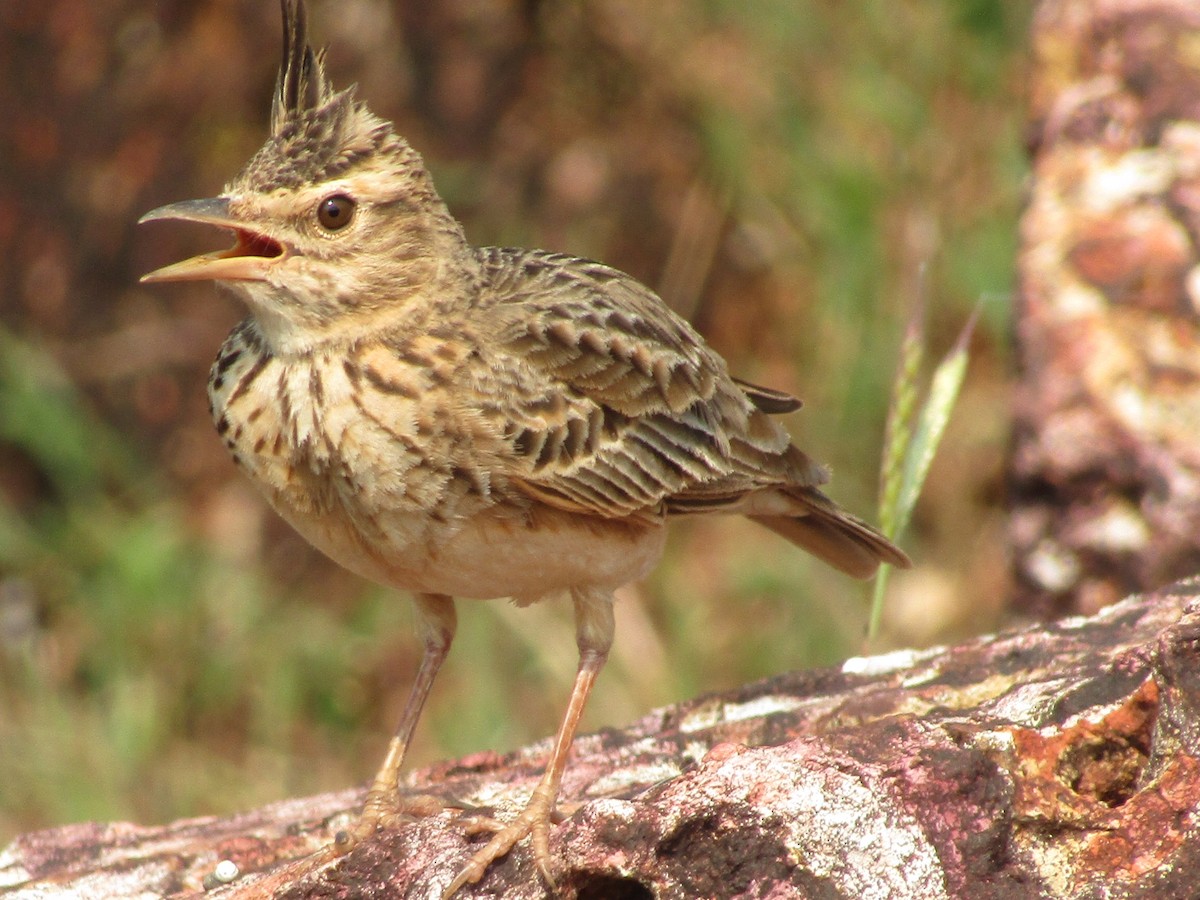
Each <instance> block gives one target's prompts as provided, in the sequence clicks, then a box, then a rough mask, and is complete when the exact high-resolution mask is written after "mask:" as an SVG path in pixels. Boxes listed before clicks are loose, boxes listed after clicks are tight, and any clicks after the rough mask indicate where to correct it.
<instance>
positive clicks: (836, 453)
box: [0, 0, 1031, 843]
mask: <svg viewBox="0 0 1200 900" xmlns="http://www.w3.org/2000/svg"><path fill="white" fill-rule="evenodd" d="M312 6H313V8H312V16H311V18H312V23H313V29H314V36H315V39H316V41H317V42H318V43H327V44H328V45H329V46H330V69H331V73H332V76H333V79H334V81H335V83H336V84H338V85H345V84H348V83H350V82H358V83H359V85H360V91H361V94H362V96H364V97H365V98H366V99H367V100H368V101H369V103H370V105H371V107H372V108H373V109H374V110H375V111H376V112H377V113H379V114H381V115H383V116H385V117H388V118H391V119H394V120H395V121H396V122H397V125H398V128H399V129H400V130H401V132H402V133H404V134H405V135H407V136H408V137H409V138H410V140H411V141H412V143H413V144H414V145H415V146H416V147H417V148H418V149H420V150H421V151H422V152H423V153H424V154H425V156H426V159H427V161H428V163H429V165H430V167H431V168H432V170H433V172H434V175H435V178H436V179H437V182H438V184H439V186H440V188H441V190H442V192H443V194H444V196H445V197H446V199H447V201H448V202H449V204H450V206H451V208H452V209H453V210H454V211H455V212H456V214H458V215H459V216H460V217H461V218H462V219H463V221H464V223H465V226H466V229H467V233H468V235H469V236H470V237H471V239H472V240H473V241H474V242H476V243H478V244H503V245H519V246H537V247H544V248H548V249H553V250H561V251H568V252H572V253H576V254H579V255H585V256H591V257H595V258H599V259H602V260H605V261H606V262H609V263H611V264H613V265H616V266H618V267H620V268H623V269H625V270H626V271H629V272H631V273H632V274H634V275H635V276H637V277H639V278H641V279H642V280H644V281H646V282H647V283H648V284H650V285H652V286H654V287H655V288H656V289H658V290H659V291H660V293H662V295H663V296H664V298H665V299H667V300H668V301H669V302H670V303H671V304H672V305H673V306H674V307H675V308H676V309H678V310H680V311H681V312H683V313H684V314H685V315H687V316H688V317H690V318H691V319H692V320H693V321H694V322H695V323H696V324H697V325H698V327H699V328H700V329H701V330H702V331H703V333H704V334H705V335H706V336H707V337H708V339H709V340H710V341H711V343H712V344H713V345H714V346H715V347H716V348H717V349H718V350H719V351H720V352H721V353H722V354H724V355H725V357H726V358H727V359H728V360H729V362H730V365H731V368H732V369H733V370H734V371H735V372H736V373H738V374H740V375H742V376H743V377H746V378H748V379H751V380H754V381H758V382H761V383H765V384H770V385H774V386H776V387H779V388H782V389H785V390H789V391H792V392H794V393H796V394H798V395H799V396H801V397H803V398H804V400H805V403H806V405H805V408H804V409H803V410H802V411H800V412H799V413H797V414H795V415H793V416H792V417H791V418H790V421H789V423H788V424H789V427H791V428H792V430H793V432H794V434H795V436H796V438H797V440H798V442H799V443H801V444H802V445H803V446H804V447H805V448H806V449H807V450H809V451H810V452H811V453H813V455H815V456H816V457H817V458H819V459H822V460H825V461H827V462H829V463H830V464H831V465H832V467H833V470H834V483H833V486H832V490H831V493H832V494H833V495H834V496H835V497H836V498H837V499H839V500H840V501H841V502H843V503H844V504H846V505H847V506H848V507H850V508H851V509H853V510H855V511H857V512H859V513H861V514H864V515H867V516H868V517H874V503H875V496H876V485H877V478H878V475H877V470H878V459H879V451H880V442H881V439H882V432H883V425H884V421H885V418H886V407H887V396H888V389H889V384H890V381H891V378H892V375H893V370H894V367H895V360H896V352H897V349H898V346H899V342H900V335H901V333H902V330H903V326H904V322H905V320H906V318H907V316H908V314H909V311H910V310H911V309H912V307H913V305H914V303H916V302H917V298H918V296H924V297H925V298H926V300H927V302H928V304H929V307H930V318H929V326H930V343H931V348H932V351H933V353H934V354H935V356H936V355H937V354H939V353H941V352H944V351H945V350H946V349H947V348H948V347H949V345H950V344H951V343H952V342H953V339H954V337H955V335H956V334H957V332H958V330H959V329H960V328H961V327H962V324H963V322H964V321H965V319H966V317H967V316H968V315H969V313H970V310H971V308H972V307H973V306H974V305H975V304H976V302H977V301H979V300H980V299H981V298H982V299H983V301H984V307H983V309H984V316H983V323H982V327H981V328H980V329H979V331H978V332H977V333H976V335H975V339H974V340H973V342H972V345H971V354H972V357H971V367H970V370H969V373H968V378H967V384H966V387H965V389H964V394H963V397H962V400H961V401H960V406H959V409H958V410H957V412H956V414H955V417H954V419H953V421H952V423H951V427H950V431H949V434H948V437H947V440H946V444H945V446H944V448H943V451H942V453H941V455H940V457H939V458H938V460H937V461H936V463H935V465H934V470H933V474H932V477H931V481H930V485H929V487H928V489H927V491H926V494H925V496H924V498H923V499H922V502H921V504H920V506H919V507H918V510H917V518H916V521H915V523H914V526H913V528H912V530H911V533H910V535H909V537H908V539H907V540H906V547H907V549H908V550H909V551H910V553H911V554H912V555H913V557H914V558H915V559H916V560H917V568H916V569H915V570H914V571H912V572H909V573H902V574H901V575H900V576H898V577H896V578H894V579H893V581H892V583H891V590H890V594H889V598H888V609H887V613H886V615H885V626H886V628H887V633H886V636H885V638H886V639H885V644H892V645H896V644H929V643H932V642H934V641H937V640H942V639H948V638H951V637H954V636H960V635H963V634H968V633H973V632H978V631H982V630H985V629H989V628H992V627H994V626H995V625H996V624H998V623H999V622H1000V621H1001V619H1002V616H1003V602H1004V594H1005V578H1006V572H1005V565H1006V563H1005V557H1004V551H1003V546H1004V544H1003V520H1002V511H1001V509H1000V504H999V501H1000V498H1001V495H1002V483H1003V473H1002V465H1003V455H1004V449H1005V444H1006V441H1007V415H1008V410H1007V394H1008V385H1007V372H1006V354H1007V346H1006V344H1007V329H1008V325H1007V323H1008V317H1009V309H1010V294H1011V291H1012V290H1013V282H1014V276H1013V271H1014V253H1015V247H1016V235H1017V216H1018V212H1019V202H1020V191H1021V183H1022V179H1023V178H1024V175H1025V160H1024V152H1023V149H1022V146H1021V127H1022V87H1023V72H1024V66H1025V63H1026V55H1025V41H1026V30H1027V24H1028V17H1029V16H1030V15H1031V4H1030V3H1028V2H1023V0H1022V2H1013V0H922V2H916V0H912V2H906V0H901V2H891V0H886V2H885V0H859V2H852V3H844V2H838V0H824V2H821V0H752V2H746V0H661V2H657V3H643V2H634V0H581V2H553V0H520V2H518V0H508V2H505V0H472V2H467V0H444V2H438V3H426V2H424V0H396V2H384V0H347V2H339V3H334V2H332V0H327V2H316V0H314V2H313V3H312ZM279 45H280V33H279V22H278V10H277V7H276V4H275V3H273V2H266V0H221V2H205V3H196V2H192V0H162V2H156V3H154V2H138V0H108V2H105V3H103V4H100V3H91V2H85V0H47V2H45V3H40V4H17V3H8V4H3V5H0V75H2V77H0V115H2V116H3V121H4V122H5V127H4V128H3V129H0V208H2V209H3V210H4V211H5V214H4V215H3V216H0V260H3V262H2V263H0V288H2V290H0V773H2V776H0V843H3V841H4V840H6V839H7V838H9V837H11V836H12V835H13V834H15V833H18V832H20V831H23V830H27V829H31V828H36V827H41V826H47V825H52V824H60V823H65V822H70V821H76V820H81V819H90V818H96V819H112V818H129V819H135V820H138V821H142V822H153V821H162V820H166V819H169V818H171V817H175V816H180V815H192V814H202V813H209V812H222V811H232V810H236V809H243V808H247V807H251V806H253V805H256V804H260V803H263V802H267V801H270V800H273V799H279V798H282V797H285V796H289V795H295V794H301V793H305V792H315V791H319V790H324V789H331V788H337V787H344V786H346V785H348V784H351V783H354V782H359V781H362V780H364V779H366V778H367V777H368V776H369V775H370V774H371V773H372V772H373V771H374V768H375V766H376V765H377V764H378V762H379V761H380V759H381V755H382V752H383V746H384V743H385V740H386V735H387V734H388V733H389V732H390V730H391V727H392V725H393V723H394V720H395V718H396V717H397V715H398V713H399V709H400V705H401V703H402V701H403V698H404V696H405V694H406V692H407V690H408V686H409V682H410V679H411V677H412V674H413V672H414V670H415V666H416V661H417V656H418V653H419V648H418V647H417V644H416V642H415V640H414V639H413V636H412V633H411V617H410V612H409V609H408V604H407V603H406V601H405V600H404V598H403V597H401V596H398V595H395V594H393V593H390V592H387V591H384V590H382V589H379V588H376V587H373V586H370V585H365V584H364V583H362V582H361V581H359V580H357V579H355V578H353V577H352V576H349V575H347V574H345V573H343V572H341V571H339V570H338V569H336V567H334V566H333V565H332V564H330V563H328V562H326V561H325V560H324V559H322V558H321V557H319V556H318V555H317V554H316V553H315V552H313V551H311V550H309V549H308V548H307V547H306V546H305V545H304V543H303V542H302V541H301V540H300V539H299V538H298V537H296V536H295V535H293V534H292V533H290V532H289V530H288V529H287V527H286V526H284V525H283V524H282V523H281V522H279V521H278V520H277V519H276V518H275V517H274V515H273V514H272V513H270V511H269V510H268V509H267V508H266V507H265V504H264V503H263V502H261V501H260V500H259V498H258V496H257V494H256V493H255V492H254V490H253V488H251V487H250V486H249V485H248V484H247V483H246V482H245V481H244V480H243V479H242V478H241V477H240V475H239V474H238V473H237V472H236V471H235V470H234V467H233V465H232V464H231V463H230V462H229V461H228V459H227V458H226V455H225V452H224V449H223V447H222V446H221V444H220V442H219V441H218V439H217V437H216V436H215V434H214V433H212V430H211V425H210V422H209V419H208V416H207V413H206V410H205V398H204V390H203V385H204V380H205V377H206V374H207V369H208V365H209V363H210V361H211V359H212V357H213V355H214V354H215V352H216V349H217V347H218V345H219V343H220V341H221V340H222V338H223V337H224V335H225V334H226V333H227V331H228V330H229V329H230V328H231V327H232V326H233V325H234V324H235V323H236V322H237V321H238V319H239V318H241V316H242V315H243V313H242V311H241V310H240V309H239V308H238V307H237V305H236V304H235V303H234V302H233V301H232V299H231V298H229V297H225V296H221V295H219V294H217V292H216V291H215V290H214V289H213V288H212V287H211V286H206V285H196V286H168V287H164V288H160V289H155V290H149V289H146V288H143V287H141V286H139V285H138V284H137V276H138V275H139V274H141V273H142V272H145V271H147V270H149V269H151V268H153V267H155V266H157V265H161V264H164V263H166V262H172V261H175V260H177V259H179V258H182V257H183V256H184V255H185V254H190V253H194V252H200V251H203V250H208V249H212V248H214V247H215V246H217V245H218V243H219V242H220V241H221V240H223V238H221V237H219V236H216V235H214V234H213V233H211V232H206V231H205V230H204V229H200V228H196V229H192V228H187V227H169V226H155V227H148V228H145V229H138V230H135V228H134V224H133V223H134V222H135V220H136V219H137V217H138V215H139V214H140V213H142V212H144V211H146V210H148V209H150V208H151V207H153V206H156V205H159V204H161V203H165V202H169V201H172V200H178V199H185V198H190V197H200V196H210V195H213V194H215V193H217V192H218V191H219V190H220V188H221V185H222V184H223V183H224V181H225V180H226V179H228V178H229V177H231V176H232V175H233V174H234V172H236V171H237V169H238V168H239V167H240V166H241V164H242V163H243V162H244V161H245V160H246V159H247V158H248V157H249V155H250V154H251V153H252V152H253V151H254V150H255V149H256V148H257V146H258V145H259V143H260V142H261V141H262V140H263V138H264V136H265V132H266V117H267V110H268V104H269V96H270V92H271V88H272V82H273V78H274V72H275V67H276V65H277V59H278V54H279ZM922 269H924V270H925V272H926V275H925V277H924V278H922V277H920V276H919V274H918V273H919V272H920V271H921V270H922ZM866 596H867V595H866V592H865V589H864V587H863V586H861V585H859V584H857V583H855V582H852V581H850V580H848V579H846V578H844V577H842V576H840V575H838V574H836V573H834V572H831V571H829V570H827V569H825V568H823V567H821V566H820V565H819V564H818V563H815V562H813V561H811V560H809V559H808V558H807V557H805V556H803V555H802V554H800V553H799V552H797V551H794V550H792V549H791V548H790V547H789V546H788V545H786V544H785V543H784V542H782V541H780V540H779V539H777V538H775V537H773V536H772V535H769V534H768V533H766V532H764V531H761V530H756V529H755V528H754V526H752V525H750V524H748V523H746V522H743V521H740V520H726V519H712V520H705V521H691V522H684V523H680V524H679V525H678V526H676V527H675V528H674V530H673V534H672V537H671V540H670V544H669V547H668V551H667V555H666V558H665V560H664V562H663V564H662V565H661V566H660V567H659V568H658V570H657V571H656V572H655V573H654V575H653V576H652V577H651V578H650V579H649V580H648V581H647V582H645V583H644V584H640V585H634V586H632V587H630V588H628V589H626V590H625V591H624V592H623V594H622V596H621V598H620V602H619V606H618V612H617V616H618V635H617V641H616V646H615V648H614V653H613V656H612V659H611V662H610V664H609V667H608V669H607V670H606V672H605V674H604V676H603V677H602V679H601V681H600V682H599V685H598V687H597V690H596V692H595V694H594V696H593V702H592V704H591V706H590V709H589V711H588V714H587V717H586V719H585V724H584V727H585V728H589V727H590V728H597V727H601V726H603V725H619V724H622V723H625V722H628V721H630V720H631V719H633V718H635V717H637V716H638V715H640V714H642V713H644V712H646V711H648V710H649V709H650V708H651V707H653V706H657V705H662V704H667V703H671V702H673V701H676V700H680V699H684V698H687V697H689V696H692V695H694V694H696V693H698V692H701V691H707V690H719V689H722V688H727V687H730V686H733V685H735V684H738V683H741V682H743V681H745V680H748V679H753V678H758V677H763V676H767V675H770V674H772V673H776V672H780V671H783V670H785V669H789V668H797V667H803V666H812V665H825V664H833V663H836V662H837V661H838V660H840V659H841V658H843V657H844V656H846V655H848V654H851V653H855V652H858V651H859V650H860V649H861V646H862V634H863V627H864V625H865V622H866V616H867V607H866ZM460 622H461V626H460V628H461V630H460V634H459V637H458V640H457V642H456V644H455V647H454V650H453V652H452V654H451V657H450V661H449V662H448V664H447V666H446V668H445V669H444V670H443V673H442V675H441V677H440V680H439V683H438V685H437V686H436V687H435V691H434V696H433V698H432V701H431V703H430V705H429V707H428V708H427V711H426V715H425V717H424V720H423V723H422V727H421V728H420V729H419V732H418V742H417V746H416V747H415V748H414V750H413V763H414V764H415V765H419V764H420V763H421V762H422V761H425V762H428V761H430V760H432V759H435V758H439V757H441V756H444V755H450V754H461V753H465V752H469V751H472V750H481V749H485V748H493V749H499V750H506V749H511V748H514V747H516V746H519V745H521V744H522V743H525V742H528V741H530V740H533V739H536V738H539V737H542V736H544V735H547V734H549V733H550V732H551V731H552V730H553V728H554V726H555V724H556V722H557V719H558V717H559V714H560V711H561V708H562V705H563V703H564V702H565V697H566V693H567V689H568V686H569V678H570V674H571V672H572V671H573V668H574V664H575V648H574V641H573V632H572V626H571V622H570V616H569V611H568V610H567V609H566V608H556V607H554V606H553V605H543V606H541V607H535V608H531V609H524V610H516V609H513V608H511V606H510V605H508V604H506V603H504V602H499V601H496V602H491V603H486V604H484V603H463V604H461V606H460Z"/></svg>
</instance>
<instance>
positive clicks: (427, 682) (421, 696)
mask: <svg viewBox="0 0 1200 900" xmlns="http://www.w3.org/2000/svg"><path fill="white" fill-rule="evenodd" d="M415 602H416V607H417V622H418V627H419V629H420V632H421V639H422V643H423V644H424V645H425V652H424V654H423V655H422V657H421V667H420V668H419V669H418V670H417V677H416V680H415V681H414V682H413V686H412V690H411V691H409V694H408V700H407V702H406V703H405V704H404V712H403V714H402V715H401V716H400V723H399V724H398V725H397V726H396V731H395V733H394V734H393V735H392V739H391V741H390V743H389V744H388V749H387V756H385V757H384V760H383V765H381V766H380V767H379V771H378V772H377V773H376V774H375V779H374V781H373V782H372V783H371V788H370V790H369V791H367V799H366V802H365V803H364V804H363V811H362V815H361V816H360V817H359V820H358V822H357V823H356V824H355V825H354V826H353V827H352V828H351V829H350V830H349V831H342V832H339V833H338V835H337V837H336V838H335V839H334V846H335V847H336V848H337V849H338V850H339V851H341V852H345V851H347V850H349V849H351V848H352V847H353V846H355V845H356V844H357V843H359V842H360V841H362V840H363V839H364V838H366V837H368V836H369V835H371V834H372V833H373V832H374V831H375V830H376V829H377V828H380V827H387V826H388V825H390V824H391V823H392V822H393V821H394V820H396V819H397V818H401V817H405V816H418V817H419V816H427V815H432V814H433V813H436V812H438V811H440V810H441V809H442V808H443V807H444V806H445V804H444V803H443V802H441V801H440V800H439V799H438V798H436V797H432V796H428V795H422V796H416V797H405V798H401V796H400V770H401V767H402V766H403V765H404V757H405V755H406V754H407V753H408V745H409V743H410V741H411V740H412V735H413V731H414V730H415V729H416V727H417V720H418V719H419V718H420V717H421V708H422V707H423V706H424V705H425V699H426V698H427V697H428V696H429V690H430V688H432V687H433V679H434V678H435V677H436V676H437V673H438V669H440V668H441V667H442V662H443V661H444V660H445V659H446V654H447V653H448V652H449V651H450V643H451V641H453V640H454V630H455V628H456V626H457V617H456V615H455V612H454V600H453V599H452V598H450V597H448V596H446V595H445V594H418V595H417V596H416V598H415Z"/></svg>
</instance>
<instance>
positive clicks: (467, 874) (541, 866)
mask: <svg viewBox="0 0 1200 900" xmlns="http://www.w3.org/2000/svg"><path fill="white" fill-rule="evenodd" d="M554 793H556V792H552V791H550V790H549V789H546V788H545V786H544V785H538V787H537V789H536V790H535V791H534V792H533V796H532V797H530V798H529V802H528V803H527V804H526V805H525V808H524V809H523V810H521V812H520V814H519V815H518V816H517V817H516V818H515V819H513V820H512V821H511V822H508V823H507V824H502V823H499V822H497V823H495V824H496V826H497V827H496V828H492V827H491V825H484V824H482V820H480V821H479V822H477V823H473V824H474V826H475V827H474V830H473V833H478V832H481V831H494V832H495V833H494V834H493V835H492V838H491V840H489V841H488V842H487V844H486V845H484V847H483V849H481V850H479V851H478V852H476V853H475V855H474V856H472V857H471V859H470V861H469V862H468V863H467V864H466V865H465V866H463V868H462V869H461V870H459V873H458V875H456V876H455V878H454V880H453V881H452V882H450V885H449V886H448V887H447V888H446V890H445V891H443V892H442V900H450V897H452V896H453V895H454V893H455V892H456V891H458V889H459V888H461V887H463V886H464V885H468V884H474V883H475V882H477V881H479V879H481V878H482V877H483V874H484V872H486V871H487V868H488V866H490V865H491V864H492V863H494V862H495V861H496V860H498V859H500V858H501V857H502V856H505V855H507V854H508V852H509V851H510V850H512V848H513V847H515V846H516V845H517V842H519V841H521V840H522V839H524V838H525V837H526V836H527V835H528V836H531V840H530V843H531V844H532V846H533V859H534V862H535V863H536V864H537V867H538V871H539V872H540V873H541V876H542V878H543V879H544V880H545V881H546V884H548V885H549V886H550V887H552V888H553V887H554V886H555V881H554V876H553V875H551V874H550V825H551V824H552V822H554V821H555V820H556V817H555V814H554Z"/></svg>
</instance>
